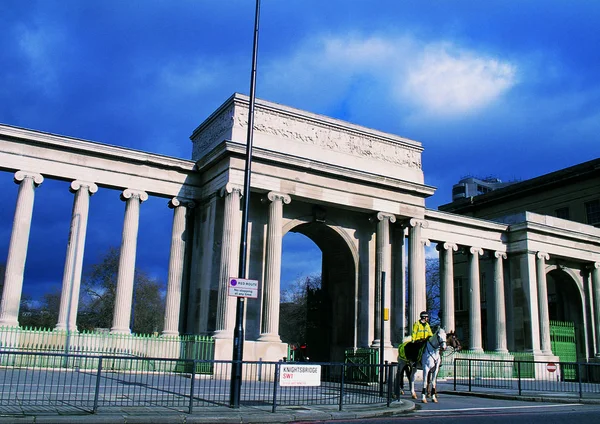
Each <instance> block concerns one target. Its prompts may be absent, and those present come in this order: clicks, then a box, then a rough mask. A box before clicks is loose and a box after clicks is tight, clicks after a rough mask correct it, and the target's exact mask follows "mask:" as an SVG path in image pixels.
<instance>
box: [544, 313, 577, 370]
mask: <svg viewBox="0 0 600 424" xmlns="http://www.w3.org/2000/svg"><path fill="white" fill-rule="evenodd" d="M550 344H551V348H552V353H554V354H555V355H556V356H558V357H559V358H560V361H561V362H577V345H576V341H575V324H573V323H572V322H564V321H550ZM563 373H564V378H565V379H566V380H574V379H575V378H576V376H577V369H576V368H575V367H574V366H571V367H563Z"/></svg>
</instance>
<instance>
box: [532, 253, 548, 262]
mask: <svg viewBox="0 0 600 424" xmlns="http://www.w3.org/2000/svg"><path fill="white" fill-rule="evenodd" d="M535 257H536V258H537V259H543V260H545V261H547V260H548V259H550V255H548V254H547V253H546V252H537V253H536V254H535Z"/></svg>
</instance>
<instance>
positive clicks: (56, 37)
mask: <svg viewBox="0 0 600 424" xmlns="http://www.w3.org/2000/svg"><path fill="white" fill-rule="evenodd" d="M15 35H16V39H17V45H18V47H19V49H20V52H21V54H22V55H23V56H24V58H25V59H26V60H27V62H28V65H29V66H28V69H27V70H28V72H29V73H30V76H31V78H30V81H31V83H32V84H35V85H37V86H39V87H40V88H41V89H42V90H43V91H45V92H46V93H47V94H53V93H54V91H55V90H56V88H57V76H58V71H59V70H58V69H57V66H58V64H59V62H58V60H59V59H56V58H58V57H60V55H59V54H58V51H59V46H60V44H61V42H62V40H63V36H62V34H61V32H59V31H58V30H51V29H49V28H44V30H42V29H36V28H32V27H25V26H19V27H17V28H16V29H15Z"/></svg>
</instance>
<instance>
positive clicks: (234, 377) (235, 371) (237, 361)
mask: <svg viewBox="0 0 600 424" xmlns="http://www.w3.org/2000/svg"><path fill="white" fill-rule="evenodd" d="M259 16H260V0H256V12H255V14H254V46H253V50H252V74H251V76H250V106H249V113H248V137H247V141H246V169H245V171H244V196H243V199H244V208H243V211H242V240H241V243H240V267H239V269H238V277H240V278H247V275H246V245H247V243H248V209H249V207H250V176H251V173H252V141H253V138H254V102H255V88H256V62H257V56H258V22H259ZM245 301H246V299H245V298H243V297H238V298H237V304H236V308H235V328H234V330H233V354H232V360H233V361H232V364H231V386H230V391H229V406H230V407H232V408H239V407H240V392H241V388H242V360H243V357H244V306H245Z"/></svg>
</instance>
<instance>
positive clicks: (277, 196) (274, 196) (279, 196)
mask: <svg viewBox="0 0 600 424" xmlns="http://www.w3.org/2000/svg"><path fill="white" fill-rule="evenodd" d="M267 199H268V200H269V201H270V202H274V201H276V200H278V201H280V202H283V203H284V204H286V205H289V204H290V203H291V201H292V198H291V197H290V196H289V195H288V194H285V193H278V192H276V191H270V192H268V193H267Z"/></svg>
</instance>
